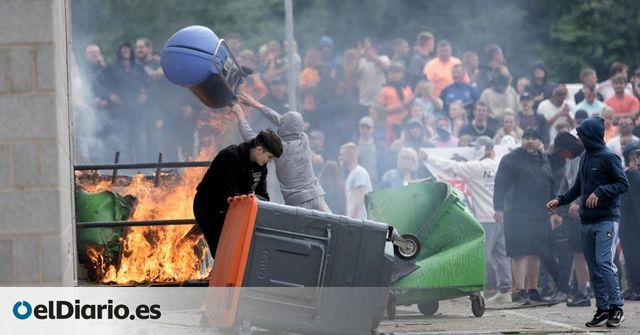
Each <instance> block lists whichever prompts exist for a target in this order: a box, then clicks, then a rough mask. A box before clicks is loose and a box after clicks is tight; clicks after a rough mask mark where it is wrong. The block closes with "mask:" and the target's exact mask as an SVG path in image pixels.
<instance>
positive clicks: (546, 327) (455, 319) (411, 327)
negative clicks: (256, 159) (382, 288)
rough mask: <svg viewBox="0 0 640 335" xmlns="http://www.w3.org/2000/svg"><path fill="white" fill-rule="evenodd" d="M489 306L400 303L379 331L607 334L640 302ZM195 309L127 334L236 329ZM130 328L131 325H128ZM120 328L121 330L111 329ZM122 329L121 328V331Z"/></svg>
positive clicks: (636, 324)
mask: <svg viewBox="0 0 640 335" xmlns="http://www.w3.org/2000/svg"><path fill="white" fill-rule="evenodd" d="M487 307H488V309H487V311H486V312H485V314H484V316H482V317H480V318H476V317H474V316H473V314H472V312H471V304H470V301H469V299H468V298H459V299H455V300H448V301H442V302H440V309H439V310H438V312H437V313H436V315H435V316H432V317H425V316H423V315H422V314H420V313H419V311H418V308H417V307H416V306H415V305H414V306H399V307H398V309H397V316H396V319H395V320H383V321H382V323H381V324H380V326H379V328H378V331H379V332H380V333H381V334H384V335H422V334H456V335H457V334H585V333H591V334H594V333H609V334H612V335H618V334H620V335H622V334H625V335H631V334H640V302H627V303H626V305H625V313H626V321H625V322H624V324H623V325H622V327H621V328H618V329H610V328H606V327H601V328H587V327H585V326H584V323H585V322H586V321H588V320H590V319H591V317H592V316H593V312H594V310H595V307H580V308H569V307H566V305H564V304H558V305H555V306H551V307H536V308H526V309H515V310H492V309H491V307H496V306H487ZM201 315H202V312H200V311H193V310H191V311H184V312H177V313H166V314H163V318H162V320H159V321H148V322H145V323H144V324H143V326H144V327H142V328H137V329H136V330H135V331H133V332H129V333H130V334H132V335H165V334H166V335H176V334H185V335H186V334H188V335H205V334H206V335H210V334H224V335H238V333H237V332H234V331H229V330H223V329H212V328H201V327H197V326H194V325H198V324H199V320H200V316H201ZM126 327H128V328H130V327H131V326H129V325H127V326H126ZM114 333H120V332H114ZM123 333H124V331H123ZM253 334H255V335H282V333H278V332H272V331H266V330H261V329H254V332H253Z"/></svg>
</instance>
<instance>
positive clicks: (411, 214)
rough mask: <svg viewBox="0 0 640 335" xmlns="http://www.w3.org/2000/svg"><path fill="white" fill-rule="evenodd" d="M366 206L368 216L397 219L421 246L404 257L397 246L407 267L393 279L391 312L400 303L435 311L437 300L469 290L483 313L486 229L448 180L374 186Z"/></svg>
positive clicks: (399, 228) (397, 226)
mask: <svg viewBox="0 0 640 335" xmlns="http://www.w3.org/2000/svg"><path fill="white" fill-rule="evenodd" d="M366 206H367V213H368V215H369V218H371V219H372V220H376V221H381V222H386V223H388V224H389V225H392V226H393V227H394V228H395V229H396V230H397V231H398V232H399V234H401V235H402V236H403V237H405V238H407V239H410V240H412V241H415V243H416V248H417V250H418V253H417V255H415V256H413V257H406V258H407V259H405V260H402V259H401V258H404V257H403V252H402V250H398V248H396V255H398V256H399V257H398V259H397V260H396V265H395V267H396V268H398V267H401V268H402V267H404V268H405V269H408V270H406V271H404V275H403V276H400V277H397V278H394V279H393V282H392V284H391V287H392V289H391V294H392V297H391V299H390V301H389V305H388V307H387V314H388V315H389V316H390V317H391V318H393V317H394V316H395V306H396V305H412V304H418V308H419V310H420V311H421V312H422V313H423V314H425V315H433V314H435V313H436V311H437V310H438V301H440V300H446V299H452V298H457V297H461V296H469V297H470V298H471V303H472V304H471V307H472V312H473V314H474V315H475V316H477V317H479V316H482V314H483V313H484V310H485V308H484V298H483V297H482V296H481V295H480V294H479V292H480V291H481V290H482V289H483V287H484V284H485V255H484V253H485V251H484V230H483V228H482V226H481V225H480V223H478V221H477V220H476V219H475V218H474V217H473V215H472V213H471V212H470V211H469V209H468V208H467V207H466V205H465V204H464V203H463V202H462V201H461V200H460V199H459V198H458V197H457V196H456V194H455V192H454V191H453V190H452V189H451V186H450V185H449V184H447V183H441V182H419V183H414V184H409V185H407V186H401V187H392V188H388V189H384V190H380V191H376V192H371V193H369V194H367V196H366ZM394 272H397V271H394Z"/></svg>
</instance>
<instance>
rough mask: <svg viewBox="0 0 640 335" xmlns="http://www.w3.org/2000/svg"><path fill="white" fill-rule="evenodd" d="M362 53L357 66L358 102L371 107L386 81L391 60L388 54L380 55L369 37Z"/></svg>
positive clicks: (363, 45) (364, 43)
mask: <svg viewBox="0 0 640 335" xmlns="http://www.w3.org/2000/svg"><path fill="white" fill-rule="evenodd" d="M361 53H362V57H361V58H360V60H359V61H358V64H357V68H356V86H357V87H358V103H359V104H360V105H362V106H365V107H371V105H372V104H374V103H375V102H376V99H377V98H378V94H379V93H380V90H381V89H382V86H384V84H385V82H386V77H385V72H386V70H387V67H388V66H389V64H390V63H391V61H390V60H389V57H387V56H384V55H382V56H380V55H378V51H377V49H376V48H375V46H374V45H373V44H372V43H371V41H369V40H368V39H365V41H364V42H363V44H362V49H361Z"/></svg>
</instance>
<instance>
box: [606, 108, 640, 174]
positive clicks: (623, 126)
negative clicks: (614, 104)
mask: <svg viewBox="0 0 640 335" xmlns="http://www.w3.org/2000/svg"><path fill="white" fill-rule="evenodd" d="M633 126H634V124H633V120H632V119H631V118H630V117H628V116H627V117H623V118H621V119H620V123H618V132H619V135H618V136H616V137H614V138H612V139H610V140H609V142H607V148H609V150H611V151H613V153H614V154H616V155H618V157H620V159H621V160H622V166H624V164H625V163H624V157H623V156H622V148H624V146H625V145H627V143H630V142H632V141H636V140H638V137H636V136H634V135H633Z"/></svg>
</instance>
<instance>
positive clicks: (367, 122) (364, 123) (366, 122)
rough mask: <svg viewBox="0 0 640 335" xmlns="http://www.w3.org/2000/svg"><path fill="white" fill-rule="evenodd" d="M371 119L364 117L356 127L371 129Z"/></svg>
mask: <svg viewBox="0 0 640 335" xmlns="http://www.w3.org/2000/svg"><path fill="white" fill-rule="evenodd" d="M373 124H374V122H373V119H372V118H371V117H370V116H364V117H363V118H362V119H360V122H358V125H360V126H362V125H365V126H369V127H371V128H373Z"/></svg>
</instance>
